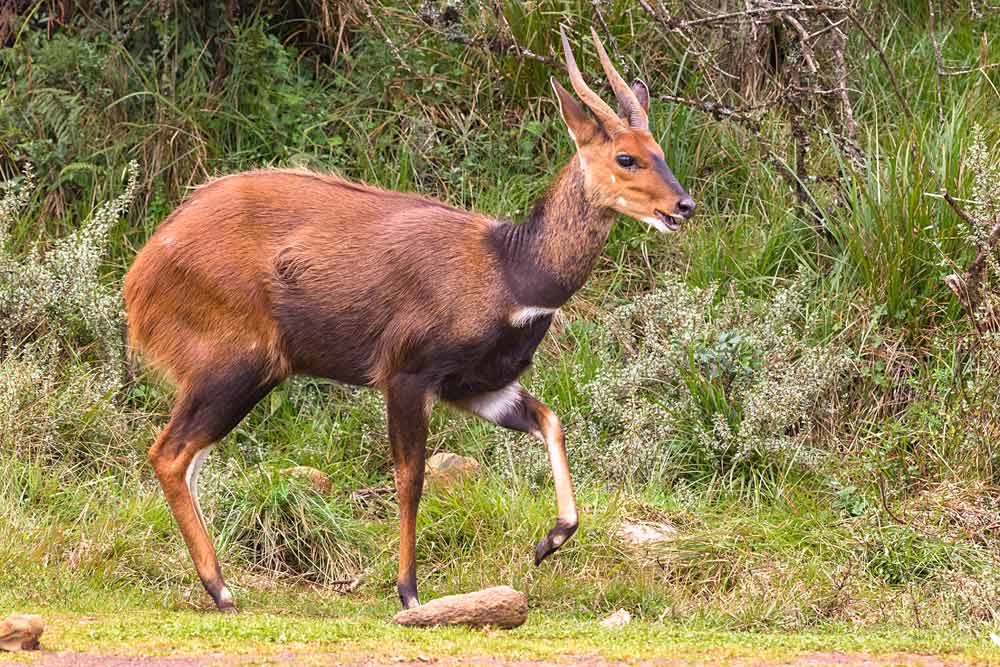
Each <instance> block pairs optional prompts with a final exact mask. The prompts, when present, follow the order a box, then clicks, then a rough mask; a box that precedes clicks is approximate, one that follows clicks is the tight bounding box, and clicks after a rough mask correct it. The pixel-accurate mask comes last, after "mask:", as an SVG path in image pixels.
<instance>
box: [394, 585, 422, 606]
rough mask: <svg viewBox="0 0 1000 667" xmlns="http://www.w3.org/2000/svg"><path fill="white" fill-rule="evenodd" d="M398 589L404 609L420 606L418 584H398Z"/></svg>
mask: <svg viewBox="0 0 1000 667" xmlns="http://www.w3.org/2000/svg"><path fill="white" fill-rule="evenodd" d="M396 590H397V591H398V592H399V601H400V602H401V603H402V604H403V609H413V608H414V607H419V606H420V600H419V599H418V598H417V587H416V585H414V584H396Z"/></svg>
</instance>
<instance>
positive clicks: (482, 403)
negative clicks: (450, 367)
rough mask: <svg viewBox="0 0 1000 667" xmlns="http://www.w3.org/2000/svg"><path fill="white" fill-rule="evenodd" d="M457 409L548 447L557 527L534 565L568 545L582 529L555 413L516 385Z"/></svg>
mask: <svg viewBox="0 0 1000 667" xmlns="http://www.w3.org/2000/svg"><path fill="white" fill-rule="evenodd" d="M455 406H456V407H458V408H461V409H462V410H467V411H469V412H472V413H474V414H476V415H479V416H480V417H482V418H483V419H485V420H487V421H490V422H493V423H494V424H497V425H499V426H503V427H504V428H509V429H513V430H515V431H522V432H524V433H530V434H531V435H533V436H535V437H536V438H538V439H539V440H541V441H542V442H544V443H545V448H546V449H547V450H548V453H549V463H550V464H551V466H552V478H553V480H554V481H555V485H556V510H557V512H558V515H557V517H556V524H555V526H553V528H552V529H551V530H550V531H549V532H548V534H547V535H546V536H545V537H544V538H542V540H541V541H540V542H539V543H538V546H537V547H535V565H538V564H540V563H541V562H542V561H543V560H545V557H546V556H548V555H549V554H551V553H552V552H553V551H555V550H556V549H558V548H559V547H561V546H562V545H563V544H565V543H566V540H568V539H569V538H570V537H572V535H573V533H575V532H576V529H577V527H578V526H579V516H578V515H577V511H576V500H575V499H574V497H573V481H572V479H570V475H569V463H568V462H567V460H566V444H565V441H564V440H563V430H562V424H560V423H559V417H557V416H556V413H554V412H552V410H551V409H549V407H548V406H547V405H545V404H544V403H542V402H541V401H539V400H538V399H537V398H535V397H534V396H532V395H531V394H529V393H528V392H527V391H525V390H524V388H523V387H521V385H520V384H518V383H517V382H513V383H511V384H509V385H508V386H506V387H504V388H503V389H500V390H498V391H492V392H489V393H487V394H483V395H481V396H476V397H475V398H470V399H466V400H464V401H456V402H455Z"/></svg>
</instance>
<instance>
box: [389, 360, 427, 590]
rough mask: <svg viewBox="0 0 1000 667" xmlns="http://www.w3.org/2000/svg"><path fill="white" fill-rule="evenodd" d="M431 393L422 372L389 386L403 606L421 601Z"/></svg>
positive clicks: (401, 377)
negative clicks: (421, 516)
mask: <svg viewBox="0 0 1000 667" xmlns="http://www.w3.org/2000/svg"><path fill="white" fill-rule="evenodd" d="M432 407H433V403H432V395H431V394H430V392H429V391H428V387H427V385H426V383H425V381H424V380H423V379H422V378H420V377H419V376H414V375H399V376H396V377H394V378H392V379H391V380H389V383H388V387H387V388H386V412H387V413H388V417H389V441H390V443H391V444H392V459H393V462H394V463H395V466H396V498H397V500H398V501H399V578H398V579H397V580H396V590H397V591H398V592H399V601H400V602H402V603H403V609H410V608H412V607H416V606H418V605H419V604H420V601H419V599H418V596H417V552H416V548H417V507H418V506H419V505H420V495H421V493H422V492H423V489H424V456H425V450H426V446H427V420H428V418H429V417H430V411H431V408H432Z"/></svg>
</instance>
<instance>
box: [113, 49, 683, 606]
mask: <svg viewBox="0 0 1000 667" xmlns="http://www.w3.org/2000/svg"><path fill="white" fill-rule="evenodd" d="M560 32H561V38H562V45H563V49H564V51H565V59H566V68H567V70H568V73H569V79H570V82H571V83H572V86H573V89H574V90H575V91H576V93H577V95H578V96H579V98H580V99H581V100H582V101H583V102H584V104H585V105H586V107H587V108H589V110H590V112H591V114H588V113H587V112H585V111H584V109H583V107H581V106H580V105H579V104H578V103H577V102H576V100H575V99H574V98H573V97H572V96H571V95H570V93H569V92H567V91H566V89H565V88H563V87H562V86H561V85H560V84H559V82H558V81H556V79H555V78H554V77H553V78H552V79H551V84H552V88H553V90H554V92H555V97H556V101H557V102H558V107H559V112H560V114H561V116H562V119H563V121H564V122H565V124H566V127H567V129H568V130H569V134H570V136H571V137H572V139H573V142H574V144H575V146H576V153H575V155H574V156H573V157H572V159H570V161H569V163H568V164H567V165H566V166H565V167H564V168H563V169H562V171H561V172H560V173H559V174H558V176H556V178H555V180H554V182H553V183H552V185H551V187H550V188H549V190H548V192H546V193H545V195H544V196H543V197H542V198H541V200H540V201H539V202H538V203H537V205H536V206H535V207H534V210H533V212H532V213H531V214H530V217H529V218H528V220H527V221H526V222H524V223H523V224H511V223H509V222H506V221H502V220H497V219H494V218H491V217H489V216H487V215H481V214H478V213H471V212H468V211H461V210H457V209H455V208H452V207H451V206H448V205H447V204H444V203H441V202H439V201H435V200H433V199H428V198H425V197H421V196H418V195H415V194H410V193H402V192H392V191H388V190H381V189H379V188H375V187H371V186H369V185H365V184H362V183H355V182H351V181H348V180H345V179H342V178H338V177H336V176H332V175H328V174H320V173H314V172H311V171H300V170H286V169H273V170H270V169H269V170H261V171H251V172H246V173H240V174H235V175H231V176H226V177H223V178H218V179H215V180H212V181H210V182H208V183H207V184H205V185H203V186H201V187H199V188H197V189H196V190H195V191H194V192H193V193H192V194H191V195H190V196H189V197H188V198H187V199H186V200H185V201H184V202H183V203H182V204H181V205H180V206H179V207H178V208H177V209H176V210H175V211H174V212H173V213H172V214H171V215H170V216H169V217H168V218H167V219H166V220H165V221H164V222H163V223H162V224H161V225H160V226H159V227H158V228H157V230H156V231H155V233H154V234H153V235H152V236H151V237H150V239H149V241H148V242H147V243H146V245H145V246H144V247H143V248H142V250H141V251H140V252H139V254H138V256H137V257H136V258H135V262H134V264H133V265H132V268H131V269H130V271H129V273H128V276H127V277H126V280H125V299H126V303H127V309H128V321H129V329H128V330H129V342H130V346H131V348H132V349H133V350H134V351H135V352H137V353H139V354H141V355H142V356H143V357H144V358H145V359H146V360H147V361H148V362H149V363H150V364H151V365H152V366H153V367H155V368H157V369H159V370H160V371H162V372H163V373H164V374H165V375H166V376H167V377H168V378H169V379H170V380H171V381H172V382H173V383H174V384H175V385H176V387H177V398H176V403H175V405H174V407H173V409H172V412H171V417H170V421H169V422H168V424H167V425H166V427H165V428H164V429H163V431H162V432H161V433H160V435H159V437H158V438H157V440H156V442H155V443H154V444H153V446H152V448H151V449H150V450H149V460H150V463H151V464H152V466H153V469H154V470H155V471H156V475H157V477H158V479H159V481H160V484H161V485H162V487H163V491H164V494H165V495H166V498H167V502H168V504H169V505H170V509H171V511H172V512H173V515H174V518H175V519H176V521H177V524H178V526H179V527H180V530H181V533H182V534H183V535H184V539H185V541H186V543H187V546H188V549H189V550H190V552H191V557H192V559H193V560H194V564H195V567H196V568H197V570H198V576H199V577H200V578H201V581H202V582H203V583H204V585H205V588H206V590H207V591H208V593H209V594H210V595H211V596H212V598H213V599H214V600H215V604H216V605H217V606H218V608H219V609H220V610H221V611H224V612H229V611H234V610H235V607H234V604H233V597H232V595H231V594H230V592H229V590H228V589H227V587H226V584H225V582H224V580H223V578H222V573H221V570H220V568H219V562H218V559H217V557H216V554H215V548H214V546H213V544H212V540H211V537H210V536H209V532H208V527H207V525H206V523H205V519H204V516H203V515H202V512H201V508H200V506H199V504H198V495H197V484H198V472H199V470H200V468H201V465H202V463H203V461H204V460H205V457H206V456H207V455H208V453H209V450H210V449H211V447H212V445H213V444H214V443H216V442H218V441H219V440H220V439H221V438H223V437H224V436H225V435H226V434H227V433H229V431H230V430H231V429H232V428H233V427H234V426H236V424H237V423H239V421H240V420H241V419H243V417H244V416H245V415H246V414H247V413H248V412H249V411H250V409H251V408H253V406H254V405H255V404H256V403H257V402H258V401H260V400H261V398H263V397H264V396H265V395H266V394H267V393H268V392H269V391H270V390H271V389H272V388H274V387H275V386H276V385H277V384H279V383H280V382H281V381H282V380H284V379H285V378H287V377H288V376H290V375H293V374H305V375H311V376H315V377H320V378H327V379H330V380H334V381H337V382H341V383H346V384H351V385H362V386H369V387H374V388H377V389H379V390H380V391H382V392H383V393H384V395H385V400H386V406H387V407H386V410H387V414H388V432H389V440H390V443H391V448H392V457H393V461H394V466H395V482H396V495H397V500H398V503H399V515H400V542H399V577H398V579H397V590H398V591H399V598H400V601H401V602H402V604H403V607H404V608H410V607H414V606H417V605H418V604H419V602H418V599H417V579H416V556H415V551H414V549H415V541H416V535H415V531H416V515H417V505H418V503H419V502H420V495H421V490H422V487H423V477H424V453H425V446H426V440H427V424H428V417H429V415H430V412H431V409H432V407H433V406H434V404H435V403H436V402H437V401H444V402H445V403H448V404H450V405H452V406H454V407H456V408H458V409H459V410H464V411H466V412H469V413H472V414H475V415H478V416H480V417H482V418H483V419H486V420H487V421H490V422H493V423H495V424H499V425H500V426H503V427H506V428H510V429H515V430H517V431H523V432H527V433H529V434H531V435H533V436H535V437H536V438H538V439H539V440H541V441H542V442H543V443H544V444H545V447H546V448H547V450H548V456H549V459H550V462H551V465H552V474H553V478H554V482H555V496H556V505H557V510H558V518H557V519H556V521H555V525H554V527H553V528H552V529H551V530H549V531H548V533H547V534H546V535H545V537H544V538H542V540H541V541H540V542H539V543H538V546H537V548H536V549H535V563H536V564H538V563H541V561H542V560H543V559H544V558H545V557H546V556H548V555H549V554H551V553H552V552H553V551H555V550H556V549H558V548H559V547H560V546H562V545H563V544H564V543H565V542H566V540H567V539H569V537H570V536H571V535H573V533H574V532H575V531H576V529H577V521H578V517H577V509H576V503H575V500H574V497H573V486H572V482H571V480H570V474H569V467H568V465H567V461H566V452H565V448H564V445H563V433H562V428H561V426H560V423H559V419H558V418H557V417H556V415H555V414H554V413H553V412H552V411H551V410H550V409H549V408H548V407H546V406H545V405H544V404H543V403H542V402H541V401H539V400H538V399H536V398H535V397H534V396H532V395H531V394H529V393H528V392H527V391H525V390H524V388H523V387H521V385H520V384H518V377H519V376H520V375H521V374H522V373H523V372H524V371H525V369H526V368H528V366H529V364H530V363H531V360H532V356H533V354H534V351H535V348H536V347H537V346H538V344H539V343H540V342H541V340H542V338H543V337H544V336H545V333H546V332H547V331H548V329H549V325H550V324H551V322H552V317H553V313H555V311H556V310H558V309H559V307H560V306H562V305H563V304H564V303H566V301H567V300H568V299H569V298H570V297H571V296H572V295H573V293H574V292H576V291H577V290H578V289H579V288H580V287H581V286H582V285H583V284H584V282H585V281H586V280H587V277H588V276H589V275H590V273H591V271H592V269H593V267H594V264H595V262H596V261H597V258H598V256H599V255H600V253H601V251H602V249H603V246H604V243H605V240H606V239H607V236H608V232H609V230H610V228H611V225H612V223H613V222H614V219H615V213H616V212H618V213H623V214H625V215H627V216H629V217H632V218H636V219H638V220H641V221H645V222H647V223H648V224H650V225H652V226H653V227H655V228H656V229H657V230H659V231H661V232H666V231H673V230H676V229H677V228H678V227H679V226H680V221H681V219H684V218H688V217H690V216H691V215H692V213H693V212H694V208H695V204H694V201H693V200H692V199H691V198H690V197H689V196H688V195H687V193H686V192H685V191H684V189H683V188H682V187H681V186H680V184H679V183H678V182H677V179H676V178H674V176H673V174H672V173H671V172H670V169H669V168H668V167H667V165H666V163H665V162H664V156H663V151H662V150H661V148H660V146H659V145H657V143H656V141H655V140H654V138H653V136H652V135H651V134H650V132H649V125H648V117H647V111H648V108H649V91H648V89H647V88H646V85H645V84H644V83H643V82H642V81H638V80H637V81H636V82H635V83H634V84H632V85H631V86H629V85H628V84H627V83H626V82H625V80H624V79H623V78H622V77H621V75H620V74H619V73H618V72H617V71H616V70H615V68H614V66H613V65H612V64H611V61H610V60H609V58H608V55H607V53H606V52H605V50H604V48H603V46H602V45H601V42H600V40H599V39H598V37H597V33H596V32H594V31H593V30H592V31H591V32H592V33H593V38H594V44H595V46H596V49H597V54H598V56H599V57H600V61H601V64H602V66H603V68H604V72H605V74H606V75H607V77H608V80H609V82H610V84H611V88H612V90H613V91H614V94H615V97H616V98H617V101H618V105H619V110H618V111H616V110H614V109H612V108H611V106H609V105H608V104H607V103H606V102H605V101H604V100H603V99H601V97H600V96H599V95H597V94H596V93H595V92H594V91H593V90H591V89H590V88H589V87H587V84H586V83H585V82H584V79H583V77H582V76H581V74H580V70H579V69H578V67H577V64H576V61H575V60H574V58H573V53H572V51H571V49H570V45H569V41H568V40H567V38H566V34H565V31H564V30H561V31H560Z"/></svg>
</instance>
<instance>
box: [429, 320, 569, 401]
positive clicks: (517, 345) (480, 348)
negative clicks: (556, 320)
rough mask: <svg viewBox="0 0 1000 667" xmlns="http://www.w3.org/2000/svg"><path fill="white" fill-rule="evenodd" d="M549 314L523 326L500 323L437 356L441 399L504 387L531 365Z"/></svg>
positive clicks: (546, 325) (473, 394)
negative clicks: (490, 331)
mask: <svg viewBox="0 0 1000 667" xmlns="http://www.w3.org/2000/svg"><path fill="white" fill-rule="evenodd" d="M550 324H552V316H551V315H547V316H545V317H540V318H538V319H536V320H534V321H532V322H529V323H528V324H526V325H525V326H523V327H515V326H511V325H510V324H507V323H503V324H500V325H498V327H497V329H496V330H495V332H494V333H493V335H491V336H489V337H487V338H486V339H484V340H482V341H479V342H477V343H475V344H473V345H470V346H465V347H463V348H461V349H454V350H451V351H449V352H446V353H445V354H444V355H443V358H442V359H441V362H442V363H441V364H440V365H441V369H442V371H443V374H442V378H441V385H440V386H441V398H442V399H444V400H446V401H460V400H462V399H466V398H473V397H475V396H479V395H480V394H484V393H486V392H490V391H496V390H498V389H501V388H503V387H506V386H507V385H509V384H510V383H511V382H513V381H514V380H516V379H517V378H518V377H519V376H520V375H521V373H523V372H524V371H525V370H527V368H528V367H529V366H530V365H531V360H532V358H533V357H534V354H535V349H536V348H537V347H538V344H539V343H541V342H542V338H544V337H545V334H546V332H548V330H549V325H550Z"/></svg>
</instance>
